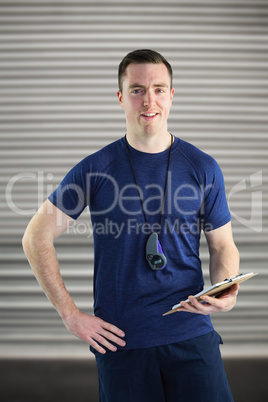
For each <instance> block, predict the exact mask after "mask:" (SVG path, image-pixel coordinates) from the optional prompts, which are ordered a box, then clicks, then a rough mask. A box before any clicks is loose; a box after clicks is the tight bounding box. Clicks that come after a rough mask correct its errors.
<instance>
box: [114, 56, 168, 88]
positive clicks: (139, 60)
mask: <svg viewBox="0 0 268 402" xmlns="http://www.w3.org/2000/svg"><path fill="white" fill-rule="evenodd" d="M146 63H152V64H160V63H163V64H164V65H165V66H166V67H167V70H168V73H169V76H170V87H171V88H172V80H173V72H172V68H171V65H170V64H169V62H168V61H167V60H166V59H165V57H164V56H162V55H161V54H160V53H158V52H156V51H155V50H150V49H138V50H134V51H133V52H130V53H128V54H127V55H126V56H125V57H124V58H123V60H122V61H121V63H120V64H119V68H118V86H119V91H121V92H122V87H123V77H124V75H125V74H126V69H127V67H128V66H129V65H130V64H146Z"/></svg>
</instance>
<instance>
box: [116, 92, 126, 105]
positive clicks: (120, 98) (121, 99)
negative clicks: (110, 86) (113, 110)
mask: <svg viewBox="0 0 268 402" xmlns="http://www.w3.org/2000/svg"><path fill="white" fill-rule="evenodd" d="M117 98H118V100H119V103H120V106H121V108H122V109H124V105H123V95H122V92H121V91H117Z"/></svg>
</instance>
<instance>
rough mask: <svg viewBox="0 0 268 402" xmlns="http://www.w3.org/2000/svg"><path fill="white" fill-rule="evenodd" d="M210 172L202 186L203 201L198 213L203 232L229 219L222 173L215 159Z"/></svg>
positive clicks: (217, 226)
mask: <svg viewBox="0 0 268 402" xmlns="http://www.w3.org/2000/svg"><path fill="white" fill-rule="evenodd" d="M210 172H211V173H210V174H209V176H210V178H209V179H208V177H207V181H206V186H205V188H204V201H203V205H202V208H201V214H200V215H201V222H202V229H203V230H204V231H205V232H206V231H210V230H213V229H217V228H219V227H221V226H223V225H225V224H226V223H228V222H229V221H230V220H231V214H230V211H229V208H228V203H227V199H226V193H225V184H224V178H223V174H222V171H221V169H220V167H219V165H218V164H217V162H216V161H215V160H213V169H210Z"/></svg>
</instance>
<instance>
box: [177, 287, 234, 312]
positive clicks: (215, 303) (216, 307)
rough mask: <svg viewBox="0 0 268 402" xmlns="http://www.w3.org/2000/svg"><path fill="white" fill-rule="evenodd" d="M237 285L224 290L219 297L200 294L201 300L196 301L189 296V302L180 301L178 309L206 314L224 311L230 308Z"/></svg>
mask: <svg viewBox="0 0 268 402" xmlns="http://www.w3.org/2000/svg"><path fill="white" fill-rule="evenodd" d="M238 289H239V285H237V284H235V285H233V286H231V287H230V288H229V289H228V290H226V291H224V292H223V293H222V295H221V296H220V297H219V298H214V297H210V296H201V300H202V302H200V301H197V300H196V298H195V297H193V296H189V298H188V299H189V300H190V303H186V302H185V301H182V302H181V303H180V304H181V306H182V307H181V308H179V309H178V312H180V311H186V312H189V313H195V314H203V315H208V314H211V313H219V312H226V311H229V310H231V309H232V308H233V307H234V305H235V303H236V298H237V294H238Z"/></svg>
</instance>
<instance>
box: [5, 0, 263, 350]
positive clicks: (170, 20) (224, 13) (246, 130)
mask: <svg viewBox="0 0 268 402" xmlns="http://www.w3.org/2000/svg"><path fill="white" fill-rule="evenodd" d="M267 39H268V2H267V1H254V2H252V1H245V0H243V1H236V0H234V1H231V0H230V1H198V0H196V1H192V0H188V1H180V0H169V1H167V2H163V1H159V0H154V1H151V0H150V1H147V2H146V3H144V2H134V1H126V0H124V1H123V0H119V1H102V0H101V1H97V2H95V1H74V0H73V1H67V0H66V1H63V0H58V1H33V0H28V1H19V0H17V1H13V0H10V1H0V42H1V43H0V52H1V53H0V88H1V92H0V103H1V108H0V128H1V134H0V135H1V137H0V139H1V150H0V153H1V159H0V164H1V183H0V185H1V210H0V214H1V225H0V236H1V249H0V250H1V257H0V258H1V270H0V292H1V299H0V320H1V333H0V347H1V350H0V357H1V356H6V357H12V356H14V357H15V356H16V357H18V356H43V357H45V356H54V357H56V356H76V357H77V356H80V357H81V356H87V346H86V345H85V344H83V343H82V342H80V341H79V340H77V339H75V338H74V337H73V336H71V335H70V334H69V333H68V332H67V331H66V330H65V328H64V326H63V324H62V322H61V320H60V319H59V317H58V316H57V314H56V312H55V311H54V310H53V308H52V307H51V306H50V303H49V302H48V301H47V299H46V297H45V296H44V294H43V293H42V290H41V289H40V288H39V286H38V284H37V283H36V281H35V279H34V277H33V274H32V272H31V269H30V267H29V265H28V263H27V261H26V259H25V256H24V254H23V252H22V248H21V238H22V235H23V232H24V230H25V227H26V225H27V223H28V221H29V219H30V217H31V216H32V215H33V213H34V211H35V210H36V209H37V207H38V205H40V204H41V203H42V202H43V200H45V198H46V196H47V195H48V194H49V193H50V192H51V190H52V189H53V188H55V187H56V185H57V184H58V183H59V182H60V180H61V179H62V177H63V176H64V175H65V174H66V172H67V171H68V170H69V169H70V168H71V167H72V166H73V165H74V164H76V163H77V162H78V161H79V160H81V159H82V158H84V157H85V156H86V155H88V154H90V153H92V152H94V151H96V150H98V149H99V148H101V147H103V146H104V145H106V144H107V143H109V142H111V141H113V140H115V139H117V138H120V137H121V136H122V135H124V132H125V120H124V114H123V112H122V110H121V109H120V107H119V105H118V103H117V98H116V91H117V81H116V76H117V66H118V64H119V62H120V60H121V59H122V57H123V56H124V55H125V54H126V53H127V52H128V51H130V50H134V49H136V48H153V49H156V50H158V51H160V52H162V53H163V54H164V55H165V56H166V57H167V59H168V60H169V61H170V62H171V64H172V66H173V69H174V75H175V79H174V86H175V89H176V93H175V99H174V103H173V108H172V111H171V115H170V121H169V129H170V131H171V132H172V133H174V134H175V135H176V136H179V137H181V138H183V139H185V140H186V141H189V142H192V143H194V144H195V145H196V146H198V147H199V148H201V149H202V150H204V151H206V152H208V153H209V154H211V155H212V156H214V157H215V158H216V160H217V161H218V162H219V164H220V166H221V168H222V170H223V173H224V176H225V182H226V192H227V196H228V198H230V199H229V205H230V208H231V211H232V215H233V229H234V236H235V241H236V244H237V246H238V248H239V251H240V254H241V272H250V271H258V272H259V273H260V275H259V276H258V277H256V278H254V279H252V280H251V281H250V282H248V283H246V284H244V285H242V286H241V290H240V296H239V300H238V303H237V306H236V307H235V309H234V310H233V311H231V312H229V313H226V314H220V315H215V316H213V322H214V324H215V327H216V329H217V330H218V331H219V332H220V333H221V335H222V336H223V338H224V341H225V348H224V351H223V354H228V353H229V352H233V351H234V352H235V354H240V355H249V354H253V355H256V354H259V355H261V356H262V355H265V354H266V355H267V354H268V347H267V340H268V293H267V291H268V272H267V257H268V247H267V240H268V237H267V232H268V231H267V206H268V196H267V168H268V138H267V127H268V125H267V120H268V115H267V110H268V109H267V106H268V98H267V94H268V69H267V68H268V54H267V49H268V42H267ZM234 186H236V187H234ZM88 222H89V220H88V213H87V212H85V213H84V214H83V216H82V217H81V218H80V219H79V220H78V221H77V223H76V225H75V226H74V228H73V229H71V230H70V231H69V232H70V233H69V234H66V235H64V236H62V237H61V238H60V239H59V240H58V241H57V243H56V244H57V250H58V255H59V259H60V263H61V269H62V275H63V277H64V280H65V281H66V284H67V287H68V289H69V291H70V292H71V294H72V296H73V297H74V299H75V301H76V302H77V304H78V306H79V307H80V308H81V309H83V310H84V311H88V312H91V311H92V309H91V308H92V267H93V247H92V238H91V236H90V228H89V224H88ZM201 255H202V258H203V265H204V271H205V279H206V282H207V284H208V283H209V282H208V269H207V267H208V254H207V251H206V247H205V243H204V241H203V242H202V247H201Z"/></svg>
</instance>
